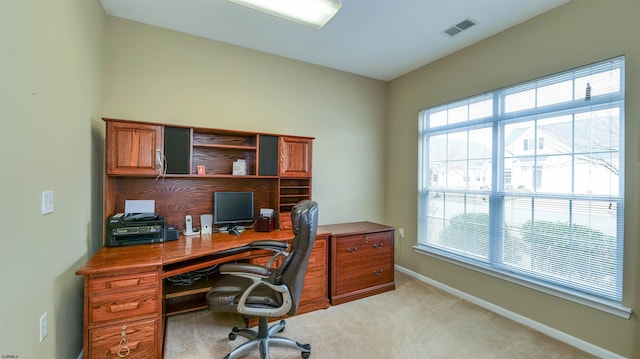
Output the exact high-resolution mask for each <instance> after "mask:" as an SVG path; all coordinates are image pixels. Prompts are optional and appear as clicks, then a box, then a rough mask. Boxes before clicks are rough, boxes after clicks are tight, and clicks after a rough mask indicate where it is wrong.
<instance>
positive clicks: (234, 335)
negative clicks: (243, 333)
mask: <svg viewBox="0 0 640 359" xmlns="http://www.w3.org/2000/svg"><path fill="white" fill-rule="evenodd" d="M239 332H240V329H238V327H233V329H231V333H229V340H236V338H237V337H238V333H239Z"/></svg>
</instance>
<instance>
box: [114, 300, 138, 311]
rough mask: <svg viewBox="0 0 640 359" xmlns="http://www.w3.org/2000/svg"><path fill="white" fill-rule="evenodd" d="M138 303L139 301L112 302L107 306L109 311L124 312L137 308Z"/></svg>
mask: <svg viewBox="0 0 640 359" xmlns="http://www.w3.org/2000/svg"><path fill="white" fill-rule="evenodd" d="M139 305H140V302H131V303H123V304H114V305H110V306H109V311H110V312H111V313H118V312H124V311H127V310H135V309H138V306H139Z"/></svg>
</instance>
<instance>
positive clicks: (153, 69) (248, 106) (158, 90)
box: [104, 17, 386, 224]
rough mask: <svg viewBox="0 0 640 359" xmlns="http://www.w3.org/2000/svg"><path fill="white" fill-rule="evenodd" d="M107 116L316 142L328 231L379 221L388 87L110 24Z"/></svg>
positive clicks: (317, 180)
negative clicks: (344, 224) (330, 225)
mask: <svg viewBox="0 0 640 359" xmlns="http://www.w3.org/2000/svg"><path fill="white" fill-rule="evenodd" d="M106 33H107V40H106V48H105V62H106V70H105V86H104V115H105V116H106V117H115V118H125V119H135V120H141V121H152V122H153V121H156V122H165V123H172V124H184V125H194V126H203V127H213V128H228V129H243V130H252V131H264V132H275V133H282V134H292V135H303V136H313V137H315V138H316V139H315V141H314V144H313V146H314V148H313V198H314V199H315V200H316V201H318V203H319V204H320V212H319V221H320V223H321V224H327V223H339V222H348V221H359V220H370V221H381V220H383V214H384V203H383V196H382V193H383V191H384V179H385V175H384V168H385V167H384V166H385V164H384V153H385V152H384V149H385V133H384V129H385V106H386V83H384V82H382V81H377V80H372V79H368V78H364V77H361V76H356V75H351V74H347V73H344V72H339V71H335V70H330V69H327V68H323V67H319V66H314V65H310V64H305V63H301V62H298V61H292V60H287V59H284V58H281V57H277V56H272V55H268V54H265V53H260V52H256V51H252V50H248V49H244V48H240V47H236V46H231V45H227V44H224V43H220V42H215V41H211V40H206V39H203V38H199V37H195V36H190V35H186V34H183V33H179V32H175V31H170V30H164V29H160V28H157V27H152V26H148V25H143V24H140V23H135V22H131V21H128V20H123V19H120V18H115V17H107V31H106Z"/></svg>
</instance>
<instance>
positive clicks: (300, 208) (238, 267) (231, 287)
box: [207, 200, 318, 359]
mask: <svg viewBox="0 0 640 359" xmlns="http://www.w3.org/2000/svg"><path fill="white" fill-rule="evenodd" d="M291 223H292V226H293V232H294V234H295V237H294V239H293V242H292V244H291V250H290V251H289V252H288V253H287V252H286V251H285V250H286V249H287V247H288V246H287V244H286V243H282V242H280V241H255V242H252V243H251V244H250V245H249V246H250V247H251V248H252V249H256V250H257V249H263V250H264V249H266V250H271V251H273V252H275V254H274V256H273V257H272V258H271V259H270V260H269V262H267V265H266V267H263V266H257V265H252V264H246V263H229V264H225V265H222V266H221V267H220V273H221V274H225V275H224V276H222V278H221V279H220V281H219V282H217V283H216V284H214V286H213V287H212V288H211V290H210V291H209V293H207V303H208V306H209V309H210V310H211V311H215V312H229V313H239V314H242V315H243V316H245V317H247V316H248V317H255V316H257V317H258V330H257V331H256V330H252V329H248V328H246V329H238V328H237V327H235V328H233V329H232V331H231V333H229V339H230V340H234V339H235V338H236V337H237V336H238V335H240V336H242V337H245V338H247V339H249V341H248V342H246V343H244V344H242V345H240V346H238V347H237V348H235V349H234V350H233V351H231V353H229V354H227V356H225V359H234V358H239V357H241V356H243V355H245V354H247V353H249V352H250V351H252V350H253V349H259V350H260V357H261V358H263V359H268V358H269V347H270V346H274V347H285V348H292V349H297V350H300V351H301V356H302V357H303V358H308V357H309V355H311V345H310V344H300V343H298V342H296V341H294V340H292V339H288V338H284V337H280V336H277V335H276V334H277V333H279V332H282V331H283V330H284V328H285V324H286V323H285V321H284V320H280V321H279V322H278V323H276V324H274V325H273V326H271V327H270V328H269V326H268V322H267V318H269V317H271V318H273V317H282V316H284V315H286V314H288V315H293V314H295V313H296V310H297V309H298V303H299V301H300V295H301V294H302V286H303V284H304V276H305V273H306V270H307V264H308V263H309V255H310V253H311V250H312V248H313V243H314V241H315V238H316V229H317V226H318V204H317V203H316V202H313V201H310V200H303V201H300V202H299V203H298V204H296V205H295V206H294V207H293V209H292V210H291ZM279 255H284V256H285V258H284V261H283V262H282V265H280V267H279V268H269V266H270V264H271V263H272V261H273V260H274V259H275V258H276V257H278V256H279Z"/></svg>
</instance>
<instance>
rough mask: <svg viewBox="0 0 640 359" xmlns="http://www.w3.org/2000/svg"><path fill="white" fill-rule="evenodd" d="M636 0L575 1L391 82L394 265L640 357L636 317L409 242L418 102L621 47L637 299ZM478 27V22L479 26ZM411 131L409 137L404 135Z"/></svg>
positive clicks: (632, 293)
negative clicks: (431, 253)
mask: <svg viewBox="0 0 640 359" xmlns="http://www.w3.org/2000/svg"><path fill="white" fill-rule="evenodd" d="M638 14H640V2H638V1H637V0H614V1H597V0H574V1H572V2H570V3H568V4H567V5H565V6H562V7H560V8H558V9H555V10H552V11H551V12H548V13H546V14H543V15H541V16H539V17H537V18H535V19H533V20H531V21H529V22H527V23H525V24H522V25H520V26H516V27H514V28H512V29H509V30H507V31H505V32H503V33H501V34H498V35H496V36H494V37H492V38H490V39H488V40H486V41H483V42H481V43H479V44H476V45H474V46H471V47H469V48H467V49H464V50H462V51H460V52H458V53H455V54H453V55H451V56H448V57H446V58H444V59H442V60H440V61H437V62H435V63H433V64H430V65H428V66H425V67H423V68H421V69H418V70H416V71H414V72H412V73H409V74H407V75H405V76H403V77H401V78H398V79H395V80H393V81H391V83H390V85H389V96H388V118H387V130H388V137H387V141H388V148H387V183H386V186H387V187H386V192H385V193H386V203H387V206H386V216H385V219H386V222H387V223H388V224H391V225H395V226H397V227H404V228H405V231H406V237H405V238H403V239H401V240H400V243H399V245H398V254H397V257H396V261H397V263H398V264H399V265H401V266H404V267H406V268H408V269H410V270H413V271H415V272H418V273H420V274H422V275H425V276H427V277H430V278H432V279H435V280H437V281H439V282H442V283H444V284H446V285H448V286H451V287H454V288H456V289H459V290H462V291H464V292H467V293H469V294H471V295H473V296H476V297H478V298H480V299H482V300H485V301H488V302H491V303H494V304H496V305H498V306H501V307H503V308H505V309H507V310H510V311H513V312H515V313H517V314H520V315H523V316H525V317H529V318H531V319H533V320H534V321H538V322H540V323H542V324H545V325H547V326H550V327H552V328H556V329H559V330H561V331H563V332H566V333H568V334H569V335H572V336H575V337H577V338H579V339H582V340H585V341H588V342H590V343H593V344H595V345H597V346H600V347H602V348H605V349H606V350H609V351H611V352H615V353H617V354H619V355H623V356H627V357H630V358H640V340H638V338H639V337H640V324H639V319H638V316H637V315H636V314H634V315H633V317H632V319H631V320H626V319H622V318H619V317H616V316H613V315H609V314H604V313H602V312H600V311H597V310H593V309H589V308H587V307H584V306H581V305H577V304H572V303H571V302H567V301H564V300H561V299H558V298H555V297H552V296H549V295H545V294H541V293H539V292H536V291H533V290H529V289H525V288H522V287H519V286H517V285H514V284H510V283H507V282H504V281H501V280H499V279H495V278H492V277H488V276H486V275H482V274H479V273H477V272H474V271H470V270H467V269H463V268H461V267H458V266H455V265H452V264H448V263H445V262H442V261H440V260H437V259H434V258H431V257H427V256H424V255H421V254H418V253H415V252H414V251H413V248H412V246H413V245H415V244H416V242H417V240H416V235H417V218H416V209H417V188H418V185H417V178H418V173H417V161H418V158H417V151H418V135H417V129H418V111H419V110H420V109H422V108H426V107H430V106H435V105H438V104H442V103H445V102H449V101H453V100H456V99H460V98H464V97H468V96H471V95H475V94H480V93H483V92H486V91H489V90H493V89H496V88H500V87H504V86H507V85H511V84H515V83H518V82H523V81H526V80H530V79H534V78H536V77H540V76H544V75H548V74H552V73H555V72H559V71H563V70H567V69H570V68H573V67H577V66H581V65H586V64H589V63H592V62H596V61H599V60H604V59H607V58H610V57H614V56H618V55H621V54H626V114H625V115H626V131H627V132H626V134H627V135H626V163H625V165H626V177H625V183H626V193H625V196H626V207H625V233H626V234H625V239H626V245H625V258H624V259H625V267H624V271H625V272H624V275H625V281H624V284H625V292H624V305H625V306H627V307H631V308H635V309H638V308H640V285H639V284H638V281H639V280H640V275H639V274H638V271H639V266H638V264H636V263H637V262H639V261H640V245H639V244H638V239H639V237H640V236H639V235H638V233H639V230H640V228H639V227H638V221H637V218H638V215H639V213H640V212H639V210H640V206H639V203H640V202H639V201H638V199H639V196H638V195H639V191H638V189H637V184H638V182H639V181H640V177H639V172H638V168H639V166H638V161H639V155H640V152H639V151H640V147H639V146H638V133H639V131H640V125H639V123H640V41H639V40H638V37H637V33H638V32H637V31H634V30H633V28H632V27H631V26H630V25H631V24H633V23H635V22H636V16H637V15H638ZM480 26H481V25H480ZM407 139H410V140H407Z"/></svg>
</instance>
